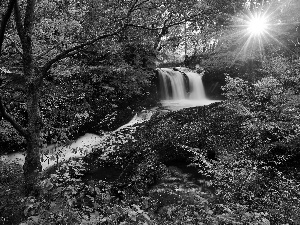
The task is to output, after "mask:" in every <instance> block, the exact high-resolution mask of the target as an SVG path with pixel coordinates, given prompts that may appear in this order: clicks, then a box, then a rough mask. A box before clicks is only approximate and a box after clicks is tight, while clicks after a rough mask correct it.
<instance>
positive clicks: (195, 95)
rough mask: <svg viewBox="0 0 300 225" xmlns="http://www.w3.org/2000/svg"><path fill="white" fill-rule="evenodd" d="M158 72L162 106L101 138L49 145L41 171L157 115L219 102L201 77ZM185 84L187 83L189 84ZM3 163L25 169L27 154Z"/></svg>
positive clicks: (4, 158) (92, 136) (178, 70)
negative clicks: (206, 93) (23, 166)
mask: <svg viewBox="0 0 300 225" xmlns="http://www.w3.org/2000/svg"><path fill="white" fill-rule="evenodd" d="M158 72H159V78H160V94H161V102H160V106H158V107H155V108H152V109H150V110H143V111H141V112H139V113H137V114H136V115H135V116H134V117H133V118H132V120H131V121H129V122H128V123H127V124H125V125H123V126H121V127H119V128H118V129H116V130H115V131H112V132H107V133H105V134H104V135H102V136H98V135H95V134H90V133H87V134H85V135H83V136H82V137H80V138H78V139H77V140H76V141H74V142H72V143H71V144H69V145H65V146H55V145H50V146H48V147H46V148H44V149H42V150H41V152H42V157H41V164H42V169H43V170H45V169H47V168H49V167H51V166H53V165H55V164H56V163H59V162H62V161H65V160H68V159H70V158H72V157H83V156H85V155H86V154H88V153H89V152H91V151H92V150H93V148H94V147H96V146H97V145H100V144H101V143H103V142H106V141H108V140H109V137H110V136H111V135H113V134H114V132H118V131H120V130H122V129H124V128H126V127H132V126H134V125H136V124H139V123H142V122H144V121H147V120H149V119H150V118H151V116H152V115H153V114H154V113H155V112H156V111H161V112H169V111H176V110H180V109H183V108H189V107H195V106H203V105H209V104H211V103H214V102H216V100H210V99H208V98H207V97H206V95H205V91H204V87H203V83H202V75H201V74H197V73H195V72H193V71H191V70H189V69H187V68H182V67H177V68H174V69H170V68H159V69H158ZM186 80H188V82H187V81H186ZM187 84H188V85H187ZM0 161H3V162H6V163H13V162H15V163H18V164H20V165H23V164H24V162H25V154H24V153H20V152H17V153H12V154H8V155H2V156H0Z"/></svg>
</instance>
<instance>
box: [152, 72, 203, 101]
mask: <svg viewBox="0 0 300 225" xmlns="http://www.w3.org/2000/svg"><path fill="white" fill-rule="evenodd" d="M158 73H159V82H160V85H159V86H160V94H161V99H162V100H205V99H206V96H205V91H204V87H203V83H202V76H201V75H200V74H198V73H195V72H192V71H189V70H187V69H186V68H178V71H177V70H176V71H175V70H173V69H170V68H161V69H158Z"/></svg>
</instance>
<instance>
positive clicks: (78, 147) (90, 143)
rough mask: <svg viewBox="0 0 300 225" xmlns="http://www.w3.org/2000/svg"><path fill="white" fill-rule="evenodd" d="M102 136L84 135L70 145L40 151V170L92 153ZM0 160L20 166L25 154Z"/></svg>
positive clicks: (13, 155)
mask: <svg viewBox="0 0 300 225" xmlns="http://www.w3.org/2000/svg"><path fill="white" fill-rule="evenodd" d="M104 136H105V135H104ZM104 136H101V137H100V136H98V135H95V134H85V135H84V136H82V137H80V138H78V139H77V140H76V141H74V142H73V143H71V144H70V145H67V146H60V147H59V146H56V147H55V146H54V145H51V146H48V147H47V148H44V149H42V150H41V152H44V153H42V154H41V155H42V158H41V164H42V169H43V170H44V169H46V168H48V167H50V166H53V165H54V164H56V163H57V162H62V161H65V160H68V159H69V158H72V157H82V156H84V155H86V154H87V153H88V152H90V151H92V149H93V147H94V146H96V145H98V144H100V143H101V142H102V140H103V139H104ZM57 155H59V158H58V159H59V160H58V161H57V158H56V156H57ZM0 160H1V161H4V162H7V163H13V162H15V163H18V164H20V165H24V162H25V154H23V153H13V154H9V155H3V156H0Z"/></svg>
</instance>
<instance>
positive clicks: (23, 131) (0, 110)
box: [0, 97, 28, 138]
mask: <svg viewBox="0 0 300 225" xmlns="http://www.w3.org/2000/svg"><path fill="white" fill-rule="evenodd" d="M0 113H1V115H2V117H3V118H4V119H5V120H6V121H8V122H9V123H10V124H11V125H12V126H13V127H14V128H15V129H16V130H17V131H18V132H19V134H20V135H21V136H23V137H25V138H26V137H27V135H28V134H27V130H26V129H24V128H23V127H22V126H21V125H20V124H19V123H17V121H16V120H15V119H14V118H13V117H12V116H11V115H10V114H9V113H7V112H6V109H5V106H4V104H3V102H2V97H0Z"/></svg>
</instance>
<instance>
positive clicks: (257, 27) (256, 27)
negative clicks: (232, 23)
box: [247, 15, 268, 36]
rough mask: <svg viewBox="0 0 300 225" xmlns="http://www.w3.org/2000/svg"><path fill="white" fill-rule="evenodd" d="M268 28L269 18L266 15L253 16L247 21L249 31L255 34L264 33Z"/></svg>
mask: <svg viewBox="0 0 300 225" xmlns="http://www.w3.org/2000/svg"><path fill="white" fill-rule="evenodd" d="M267 29H268V24H267V18H266V17H265V16H260V15H256V16H252V17H251V18H250V19H249V21H248V22H247V31H248V32H249V33H250V34H251V35H254V36H257V35H263V34H264V33H266V31H267Z"/></svg>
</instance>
